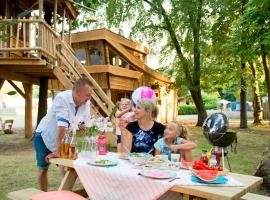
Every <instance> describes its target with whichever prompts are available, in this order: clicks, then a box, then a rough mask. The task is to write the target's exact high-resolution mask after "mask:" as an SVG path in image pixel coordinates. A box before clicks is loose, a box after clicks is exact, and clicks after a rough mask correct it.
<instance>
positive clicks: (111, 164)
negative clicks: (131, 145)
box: [87, 159, 118, 167]
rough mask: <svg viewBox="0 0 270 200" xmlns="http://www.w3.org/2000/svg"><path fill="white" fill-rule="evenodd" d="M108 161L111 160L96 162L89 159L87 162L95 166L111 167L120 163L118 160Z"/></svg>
mask: <svg viewBox="0 0 270 200" xmlns="http://www.w3.org/2000/svg"><path fill="white" fill-rule="evenodd" d="M106 160H107V159H106ZM108 161H109V162H108V163H100V162H96V161H89V162H87V164H89V165H93V166H99V167H110V166H116V165H118V162H115V161H111V160H108Z"/></svg>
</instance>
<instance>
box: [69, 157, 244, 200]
mask: <svg viewBox="0 0 270 200" xmlns="http://www.w3.org/2000/svg"><path fill="white" fill-rule="evenodd" d="M102 159H109V160H112V161H116V162H118V165H117V166H114V167H99V166H93V165H89V164H88V162H89V158H86V157H79V158H78V159H77V160H76V161H75V162H74V167H75V170H76V172H77V174H78V176H79V178H80V181H81V183H82V185H83V186H84V188H85V190H86V192H87V194H88V195H89V197H90V199H91V200H154V199H159V197H161V196H162V199H168V200H172V199H176V198H178V199H179V195H180V194H177V193H173V192H167V191H168V190H169V189H170V188H171V187H172V186H174V185H205V184H201V183H194V182H192V181H191V173H190V171H188V170H179V171H177V176H178V177H181V179H177V180H175V181H173V182H169V181H168V179H165V180H160V179H151V178H146V177H143V176H141V175H138V174H139V172H140V171H141V169H136V168H135V167H134V166H133V165H132V164H131V163H130V162H129V161H128V160H121V159H118V155H117V154H116V153H109V154H108V155H106V156H102ZM227 178H228V182H227V183H226V184H219V185H216V186H223V187H224V186H229V187H230V186H243V185H244V184H242V183H240V182H239V181H237V180H235V179H234V178H232V177H230V176H227ZM211 186H215V185H211ZM165 193H166V194H165ZM163 194H165V195H163Z"/></svg>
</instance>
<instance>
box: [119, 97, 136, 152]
mask: <svg viewBox="0 0 270 200" xmlns="http://www.w3.org/2000/svg"><path fill="white" fill-rule="evenodd" d="M115 117H116V135H117V151H118V152H120V151H121V144H120V143H121V132H122V131H123V129H124V128H125V127H126V126H127V124H128V123H129V122H132V121H134V112H132V105H131V101H130V100H129V99H127V98H122V99H121V102H120V105H119V110H117V111H116V112H115Z"/></svg>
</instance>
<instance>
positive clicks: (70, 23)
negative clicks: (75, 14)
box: [68, 18, 72, 46]
mask: <svg viewBox="0 0 270 200" xmlns="http://www.w3.org/2000/svg"><path fill="white" fill-rule="evenodd" d="M68 22H69V27H68V28H69V29H68V34H69V45H70V46H71V25H72V21H71V18H69V20H68Z"/></svg>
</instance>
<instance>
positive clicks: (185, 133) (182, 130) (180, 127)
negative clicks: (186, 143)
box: [169, 121, 189, 140]
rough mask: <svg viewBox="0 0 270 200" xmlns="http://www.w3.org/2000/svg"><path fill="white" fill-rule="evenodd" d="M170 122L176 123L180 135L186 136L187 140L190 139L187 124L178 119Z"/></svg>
mask: <svg viewBox="0 0 270 200" xmlns="http://www.w3.org/2000/svg"><path fill="white" fill-rule="evenodd" d="M169 123H173V124H174V125H175V128H176V130H177V132H178V134H179V137H181V138H184V139H186V140H188V139H189V132H188V130H187V128H186V127H185V126H183V125H182V124H179V122H178V121H171V122H169Z"/></svg>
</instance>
